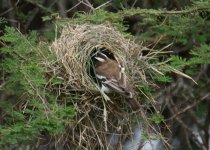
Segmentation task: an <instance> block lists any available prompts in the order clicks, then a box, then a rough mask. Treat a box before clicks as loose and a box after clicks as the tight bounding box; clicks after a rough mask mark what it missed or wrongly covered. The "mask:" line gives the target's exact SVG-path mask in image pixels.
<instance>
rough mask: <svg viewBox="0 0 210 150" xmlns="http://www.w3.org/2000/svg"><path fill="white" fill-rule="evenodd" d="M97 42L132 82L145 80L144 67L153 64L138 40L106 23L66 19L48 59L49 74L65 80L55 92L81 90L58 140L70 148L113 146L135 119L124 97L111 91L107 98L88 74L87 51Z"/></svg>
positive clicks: (123, 139) (125, 136) (89, 54)
mask: <svg viewBox="0 0 210 150" xmlns="http://www.w3.org/2000/svg"><path fill="white" fill-rule="evenodd" d="M101 48H106V49H108V50H109V51H110V52H111V53H113V54H114V55H115V56H116V57H117V58H118V59H119V60H120V61H121V62H123V63H124V65H125V68H126V73H127V75H128V77H129V78H130V79H131V81H132V82H133V83H135V84H136V83H137V82H140V81H143V82H147V81H146V77H145V75H144V74H145V73H144V70H145V68H146V69H148V68H151V66H148V63H147V61H146V59H143V57H142V48H141V46H139V45H137V44H135V43H134V42H133V41H130V40H128V39H125V38H124V36H123V35H122V34H121V33H120V32H118V31H117V30H116V29H114V28H113V27H111V26H110V25H90V24H85V25H65V26H64V27H63V30H62V33H61V36H60V37H59V38H58V39H56V40H55V41H54V42H53V44H52V45H51V47H50V49H51V52H52V53H53V54H54V56H55V57H56V61H51V62H48V63H46V64H47V65H48V66H47V68H48V72H49V73H50V74H51V76H56V77H57V78H59V79H62V80H63V82H62V84H61V85H60V86H59V88H58V89H59V93H64V94H67V93H68V94H70V95H71V94H74V95H75V94H77V95H79V99H77V100H72V101H71V102H72V103H71V105H74V107H75V108H76V110H77V115H76V117H75V120H74V122H75V123H74V125H71V126H69V127H67V129H66V130H67V132H66V133H65V134H64V135H63V136H62V138H63V140H59V141H62V142H63V143H62V145H65V147H68V148H69V149H74V148H79V149H107V148H108V149H112V148H113V149H117V148H119V147H122V145H121V144H122V143H123V142H124V141H125V140H126V138H127V137H129V136H130V135H131V133H132V130H131V128H132V124H133V123H132V122H133V121H134V120H135V119H134V120H133V119H131V117H133V113H132V112H131V108H130V107H129V106H128V104H127V103H126V100H125V99H124V98H123V97H121V96H120V95H117V94H114V95H112V96H110V97H111V101H107V99H106V95H103V94H101V93H100V91H99V89H98V85H97V84H96V83H95V82H94V80H93V78H92V77H91V76H90V73H89V68H90V65H91V64H90V59H91V54H92V52H93V51H94V50H96V49H101ZM128 66H129V67H128ZM113 133H115V134H117V135H120V138H118V141H117V142H113V141H112V140H111V138H112V136H113ZM60 138H61V137H59V139H60Z"/></svg>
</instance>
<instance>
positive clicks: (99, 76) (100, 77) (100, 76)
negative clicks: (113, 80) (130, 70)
mask: <svg viewBox="0 0 210 150" xmlns="http://www.w3.org/2000/svg"><path fill="white" fill-rule="evenodd" d="M96 77H97V78H98V79H106V77H105V76H102V75H98V74H96Z"/></svg>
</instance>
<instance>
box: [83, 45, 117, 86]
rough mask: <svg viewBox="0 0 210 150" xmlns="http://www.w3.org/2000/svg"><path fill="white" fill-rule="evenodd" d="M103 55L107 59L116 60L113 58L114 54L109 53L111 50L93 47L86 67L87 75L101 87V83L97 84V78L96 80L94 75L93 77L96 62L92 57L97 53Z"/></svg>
mask: <svg viewBox="0 0 210 150" xmlns="http://www.w3.org/2000/svg"><path fill="white" fill-rule="evenodd" d="M100 52H101V53H103V54H105V55H106V56H107V57H108V58H109V59H113V60H116V58H115V56H114V53H113V52H111V50H109V49H107V48H106V47H101V48H99V47H95V48H93V49H92V52H91V54H90V56H89V58H90V59H89V62H87V63H88V65H87V66H88V67H87V73H88V75H89V76H90V77H91V79H93V81H94V82H95V83H96V84H97V85H99V86H100V87H101V83H100V82H98V80H97V78H96V75H95V62H96V59H95V58H94V56H96V55H97V53H100Z"/></svg>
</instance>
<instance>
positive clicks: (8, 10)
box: [0, 0, 20, 16]
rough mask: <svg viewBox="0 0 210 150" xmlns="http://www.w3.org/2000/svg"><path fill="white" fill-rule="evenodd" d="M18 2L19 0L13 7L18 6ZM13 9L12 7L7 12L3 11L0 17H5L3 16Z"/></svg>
mask: <svg viewBox="0 0 210 150" xmlns="http://www.w3.org/2000/svg"><path fill="white" fill-rule="evenodd" d="M19 1H20V0H17V2H16V3H15V6H17V5H18V3H19ZM13 9H14V7H12V8H9V9H8V10H6V11H4V12H3V13H1V14H0V16H3V15H5V14H7V13H9V12H10V11H12V10H13Z"/></svg>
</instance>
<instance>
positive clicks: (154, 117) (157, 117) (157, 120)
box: [149, 113, 164, 124]
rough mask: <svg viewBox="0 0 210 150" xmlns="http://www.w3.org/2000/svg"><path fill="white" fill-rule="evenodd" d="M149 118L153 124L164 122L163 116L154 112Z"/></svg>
mask: <svg viewBox="0 0 210 150" xmlns="http://www.w3.org/2000/svg"><path fill="white" fill-rule="evenodd" d="M149 120H150V121H152V122H154V123H155V124H160V123H161V122H164V117H163V115H161V114H159V113H156V114H153V115H152V116H151V117H150V118H149Z"/></svg>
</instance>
